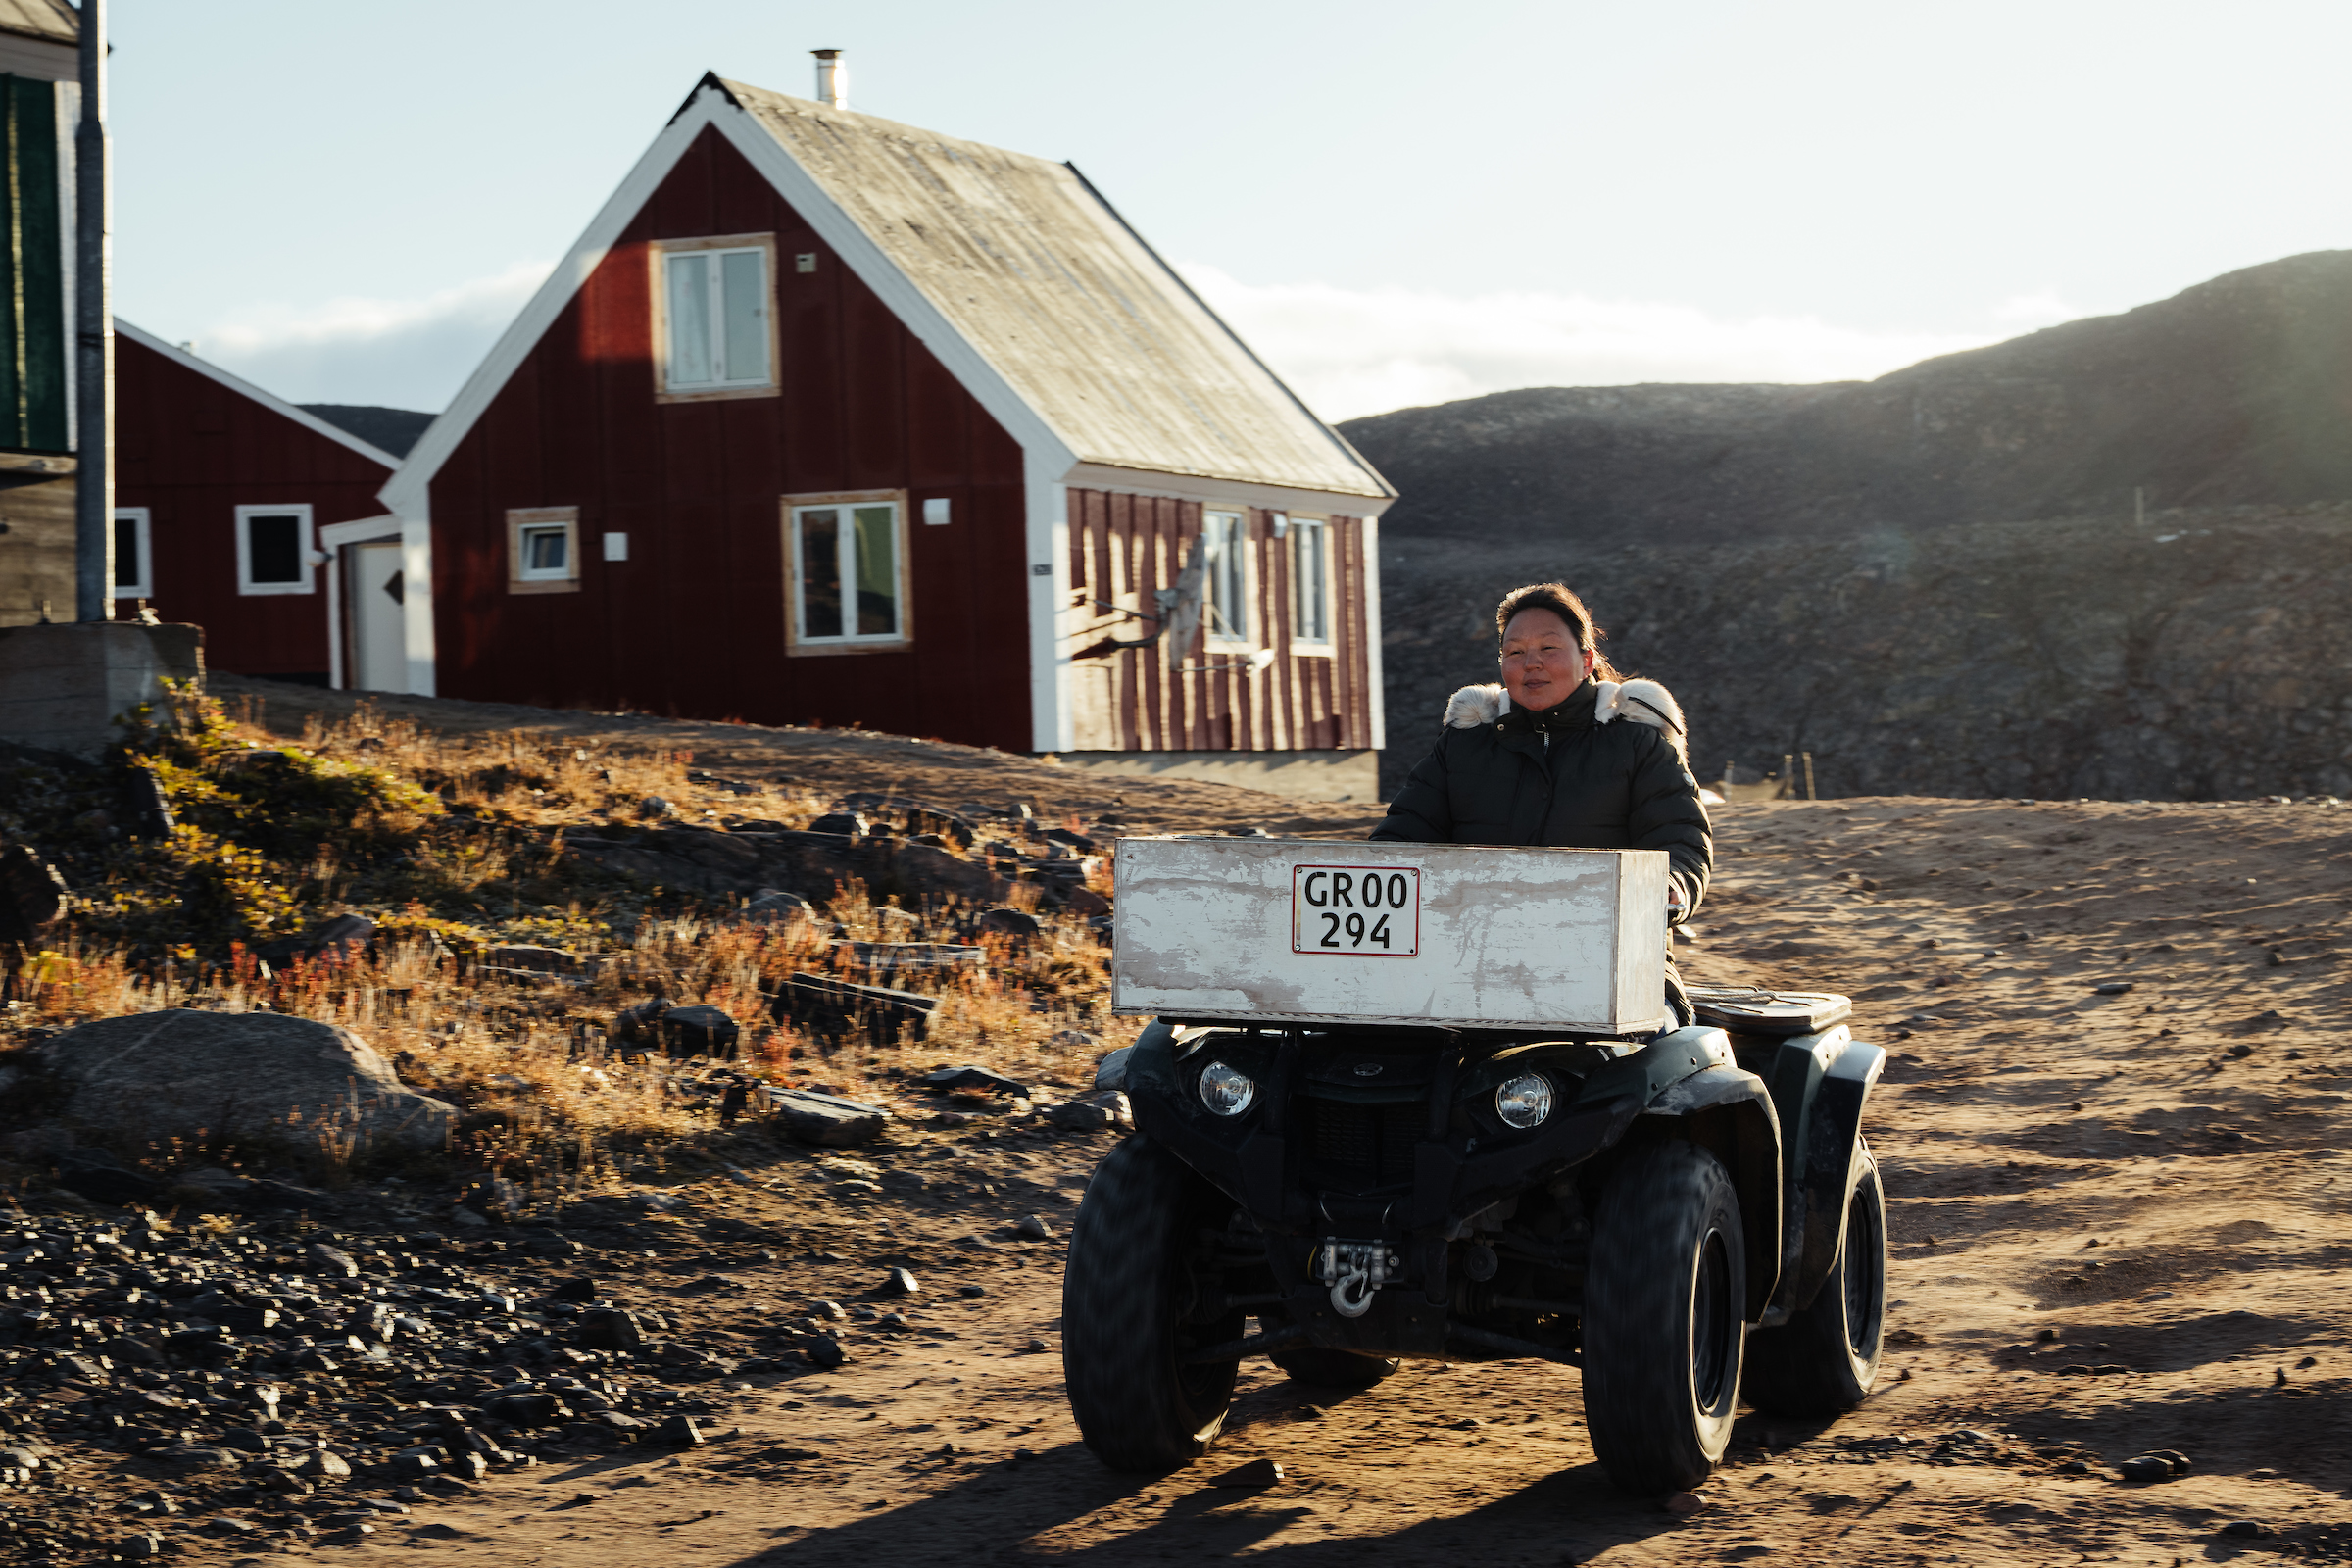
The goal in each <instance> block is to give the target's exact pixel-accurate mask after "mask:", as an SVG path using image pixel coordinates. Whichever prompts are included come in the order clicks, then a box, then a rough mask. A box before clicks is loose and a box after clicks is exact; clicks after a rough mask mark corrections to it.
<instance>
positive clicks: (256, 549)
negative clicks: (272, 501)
mask: <svg viewBox="0 0 2352 1568" xmlns="http://www.w3.org/2000/svg"><path fill="white" fill-rule="evenodd" d="M311 548H312V547H311V509H310V508H309V507H307V506H295V507H239V508H238V509H237V592H238V593H240V594H246V595H262V594H307V593H310V592H312V591H313V586H314V584H313V575H312V568H313V562H312V560H311Z"/></svg>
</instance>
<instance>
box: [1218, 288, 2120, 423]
mask: <svg viewBox="0 0 2352 1568" xmlns="http://www.w3.org/2000/svg"><path fill="white" fill-rule="evenodd" d="M1180 270H1181V271H1182V272H1183V273H1184V275H1185V278H1186V280H1187V281H1189V282H1190V283H1191V284H1192V285H1193V287H1194V288H1196V289H1198V290H1199V291H1200V292H1201V297H1202V298H1204V299H1206V300H1207V301H1208V302H1209V304H1210V305H1212V306H1213V307H1215V308H1216V310H1217V311H1218V312H1219V313H1221V314H1222V315H1223V316H1224V317H1225V319H1227V320H1229V321H1231V322H1232V323H1233V325H1234V326H1235V328H1236V329H1238V330H1239V331H1240V332H1241V334H1242V336H1243V337H1244V338H1246V339H1247V340H1248V341H1249V342H1250V346H1251V347H1253V348H1254V349H1256V351H1257V352H1258V354H1259V355H1260V356H1262V357H1263V358H1264V359H1265V360H1266V362H1267V363H1268V364H1269V365H1271V366H1273V367H1274V368H1275V369H1276V370H1277V371H1279V372H1280V373H1281V374H1282V375H1283V377H1284V378H1285V379H1287V380H1288V381H1289V382H1290V383H1291V385H1292V386H1293V387H1295V388H1297V390H1298V391H1299V395H1300V396H1301V397H1303V398H1305V399H1306V401H1307V402H1308V404H1310V405H1311V406H1312V407H1313V408H1314V409H1315V411H1316V412H1317V413H1319V414H1321V415H1322V416H1323V417H1325V418H1328V419H1347V418H1353V417H1356V416H1358V415H1364V414H1377V413H1381V412H1383V411H1385V410H1389V409H1396V408H1405V407H1409V406H1412V405H1416V404H1425V403H1443V402H1446V401H1449V400H1451V399H1455V398H1467V397H1477V396H1479V395H1481V394H1482V393H1487V392H1502V391H1508V390H1510V389H1511V388H1514V387H1525V386H1624V385H1629V384H1632V383H1634V382H1640V381H1799V382H1802V381H1844V380H1867V379H1869V378H1871V377H1873V376H1879V375H1884V374H1886V373H1887V371H1889V370H1896V369H1900V368H1902V367H1904V366H1906V365H1912V364H1915V363H1917V362H1918V361H1920V360H1924V359H1927V358H1929V357H1930V356H1931V355H1936V354H1950V353H1954V352H1956V351H1958V350H1961V349H1972V348H1979V347H1982V346H1983V345H1985V344H1986V343H1991V342H1996V341H1998V340H1999V339H2000V338H2001V337H2005V336H2009V335H2011V334H2012V333H2014V331H2015V330H2016V327H2017V325H2018V324H2025V322H2026V321H2027V320H2028V319H2030V323H2031V324H2032V325H2034V326H2044V325H2048V324H2050V322H2051V321H2052V320H2057V319H2065V317H2066V316H2067V315H2079V314H2081V313H2079V312H2074V311H2071V310H2069V309H2068V308H2067V307H2065V306H2064V305H2062V304H2061V303H2060V302H2058V301H2056V300H2054V299H2048V298H2036V299H2034V300H2032V301H2025V300H2019V301H2012V302H2010V303H2009V305H2008V306H2007V307H2004V308H2005V309H2008V310H2012V311H2018V312H2020V313H2021V314H2020V315H2019V316H2017V317H2014V318H2012V319H2011V320H2009V321H2006V322H2004V323H2003V324H2004V325H2007V326H2008V330H2007V331H2001V332H1873V331H1865V330H1860V329H1857V328H1853V327H1843V326H1836V325H1833V324H1831V323H1829V322H1825V321H1822V320H1819V319H1815V318H1813V317H1790V316H1760V317H1753V318H1749V319H1744V320H1729V319H1723V318H1720V317H1715V316H1710V315H1708V314H1707V313H1706V312H1704V311H1700V310H1695V309H1692V308H1691V307H1689V306H1683V305H1659V304H1646V303H1642V302H1637V301H1624V300H1595V299H1588V298H1585V297H1583V296H1581V295H1573V294H1540V293H1497V294H1468V295H1450V294H1434V293H1428V292H1423V291H1416V290H1411V289H1402V288H1383V289H1344V288H1335V287H1333V286H1331V285H1330V284H1326V283H1281V284H1272V285H1262V286H1261V285H1256V284H1249V283H1243V282H1240V281H1239V280H1237V279H1235V278H1234V277H1232V276H1231V275H1230V274H1228V273H1226V272H1224V271H1221V270H1218V269H1216V268H1213V267H1206V266H1202V265H1200V264H1197V263H1193V264H1186V265H1184V266H1183V267H1182V268H1181V269H1180ZM2052 313H2063V314H2052Z"/></svg>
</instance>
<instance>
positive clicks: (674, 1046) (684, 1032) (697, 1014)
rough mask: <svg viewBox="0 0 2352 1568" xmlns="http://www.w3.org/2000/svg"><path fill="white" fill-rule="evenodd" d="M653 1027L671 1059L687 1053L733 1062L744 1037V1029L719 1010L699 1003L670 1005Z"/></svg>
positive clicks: (684, 1055)
mask: <svg viewBox="0 0 2352 1568" xmlns="http://www.w3.org/2000/svg"><path fill="white" fill-rule="evenodd" d="M654 1028H655V1032H656V1033H657V1034H659V1035H660V1036H661V1038H662V1045H663V1047H664V1048H666V1051H667V1054H668V1055H669V1057H670V1058H671V1059H672V1060H674V1061H683V1060H685V1059H686V1058H687V1057H689V1056H709V1057H711V1059H713V1060H717V1061H733V1060H734V1059H735V1055H736V1053H737V1051H738V1050H739V1049H740V1045H741V1042H742V1038H743V1030H742V1029H741V1028H740V1027H738V1026H737V1024H736V1022H735V1020H734V1019H732V1018H730V1017H728V1016H727V1015H726V1013H725V1012H724V1011H723V1010H722V1009H720V1008H717V1007H713V1006H710V1005H705V1004H700V1003H698V1004H696V1005H693V1006H690V1007H671V1008H669V1009H668V1010H666V1011H664V1012H663V1013H662V1016H661V1018H660V1019H659V1020H658V1021H657V1022H656V1024H655V1025H654Z"/></svg>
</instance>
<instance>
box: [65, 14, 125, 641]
mask: <svg viewBox="0 0 2352 1568" xmlns="http://www.w3.org/2000/svg"><path fill="white" fill-rule="evenodd" d="M106 3H107V0H81V123H79V124H77V125H75V126H74V128H73V229H74V233H73V432H74V434H73V440H74V446H75V448H76V449H77V452H76V456H77V458H78V460H79V461H78V462H77V463H76V464H75V473H74V476H73V591H74V597H75V599H76V601H77V610H76V613H75V617H74V618H75V619H77V620H83V621H101V620H112V619H114V616H115V315H114V298H113V285H114V276H113V272H114V267H113V262H114V258H113V254H112V251H113V246H112V242H111V238H110V236H109V234H108V232H107V231H108V229H109V227H110V226H111V225H110V224H109V223H108V221H107V186H108V184H109V183H110V182H109V180H108V179H107V158H108V150H107V136H106Z"/></svg>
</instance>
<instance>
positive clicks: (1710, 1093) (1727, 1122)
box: [1642, 1028, 1786, 1322]
mask: <svg viewBox="0 0 2352 1568" xmlns="http://www.w3.org/2000/svg"><path fill="white" fill-rule="evenodd" d="M1709 1036H1712V1037H1713V1038H1712V1039H1710V1038H1707V1037H1709ZM1660 1046H1667V1047H1669V1048H1670V1049H1681V1048H1684V1047H1689V1048H1691V1051H1692V1052H1695V1053H1696V1054H1697V1056H1698V1058H1699V1059H1700V1060H1702V1061H1703V1062H1704V1063H1705V1065H1703V1066H1701V1067H1700V1068H1699V1069H1698V1070H1697V1071H1696V1072H1693V1073H1691V1074H1690V1075H1689V1076H1687V1077H1683V1078H1679V1079H1676V1080H1675V1081H1674V1082H1672V1083H1669V1084H1667V1085H1666V1086H1665V1087H1664V1088H1663V1089H1660V1090H1659V1091H1658V1092H1657V1093H1656V1094H1655V1095H1653V1096H1652V1097H1651V1098H1650V1101H1649V1103H1647V1104H1645V1105H1643V1106H1642V1115H1643V1116H1644V1117H1650V1116H1656V1117H1662V1118H1666V1119H1670V1120H1675V1121H1679V1122H1681V1123H1682V1124H1683V1129H1684V1131H1685V1132H1686V1134H1687V1135H1688V1136H1689V1137H1690V1139H1691V1142H1692V1143H1695V1144H1697V1145H1699V1146H1700V1147H1702V1148H1704V1149H1706V1150H1708V1151H1710V1152H1713V1154H1714V1155H1715V1157H1716V1158H1718V1159H1720V1160H1722V1161H1723V1164H1724V1168H1725V1169H1726V1170H1728V1171H1729V1172H1731V1176H1732V1185H1733V1187H1734V1188H1735V1189H1736V1190H1737V1191H1738V1192H1739V1194H1740V1230H1741V1231H1742V1232H1743V1233H1744V1234H1743V1236H1742V1238H1741V1240H1742V1243H1743V1246H1742V1249H1741V1250H1743V1251H1744V1252H1745V1253H1746V1256H1747V1300H1746V1302H1745V1303H1744V1304H1743V1313H1742V1315H1743V1316H1745V1317H1746V1318H1748V1319H1749V1320H1750V1321H1751V1322H1752V1321H1754V1320H1756V1319H1758V1318H1760V1317H1762V1316H1763V1314H1764V1312H1765V1310H1766V1309H1767V1307H1768V1306H1769V1305H1770V1304H1771V1301H1772V1298H1773V1293H1774V1291H1775V1289H1776V1288H1777V1287H1778V1285H1779V1283H1780V1279H1781V1273H1782V1267H1783V1254H1784V1247H1783V1243H1782V1226H1783V1214H1784V1211H1785V1208H1786V1203H1785V1201H1784V1198H1783V1195H1782V1190H1781V1189H1782V1181H1781V1168H1782V1153H1781V1122H1780V1115H1779V1112H1778V1111H1777V1110H1776V1109H1775V1108H1774V1106H1773V1103H1772V1092H1771V1089H1770V1087H1769V1086H1768V1085H1767V1084H1766V1083H1765V1082H1764V1080H1763V1079H1761V1078H1759V1077H1757V1076H1756V1075H1755V1074H1754V1073H1752V1072H1748V1071H1745V1070H1744V1069H1742V1068H1740V1067H1738V1066H1735V1065H1734V1064H1733V1061H1732V1045H1731V1040H1730V1038H1729V1037H1728V1036H1726V1035H1725V1034H1724V1033H1723V1031H1721V1030H1719V1029H1704V1028H1691V1029H1677V1030H1675V1031H1673V1032H1672V1033H1670V1034H1667V1035H1663V1036H1660V1037H1659V1039H1658V1040H1657V1041H1656V1042H1655V1043H1654V1044H1653V1045H1652V1046H1651V1047H1650V1049H1651V1050H1653V1051H1654V1050H1656V1049H1657V1048H1658V1047H1660ZM1686 1054H1689V1053H1686Z"/></svg>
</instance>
